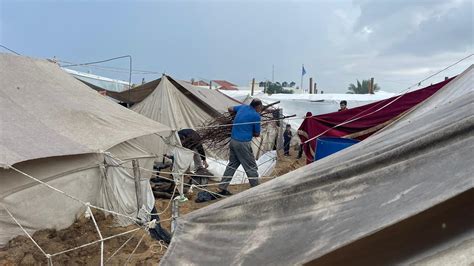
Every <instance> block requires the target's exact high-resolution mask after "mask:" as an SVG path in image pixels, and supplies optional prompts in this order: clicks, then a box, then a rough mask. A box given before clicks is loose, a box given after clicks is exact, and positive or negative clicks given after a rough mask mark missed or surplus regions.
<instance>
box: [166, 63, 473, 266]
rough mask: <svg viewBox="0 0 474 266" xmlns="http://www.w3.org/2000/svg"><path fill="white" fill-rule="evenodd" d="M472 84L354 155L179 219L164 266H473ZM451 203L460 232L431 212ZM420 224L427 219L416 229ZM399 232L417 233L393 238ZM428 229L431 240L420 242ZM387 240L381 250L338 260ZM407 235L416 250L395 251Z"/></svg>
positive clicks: (468, 75)
mask: <svg viewBox="0 0 474 266" xmlns="http://www.w3.org/2000/svg"><path fill="white" fill-rule="evenodd" d="M473 75H474V67H473V66H471V67H470V68H469V69H468V70H466V71H465V72H464V73H462V74H461V75H459V76H458V77H457V78H456V79H454V80H452V81H450V82H449V83H448V84H447V85H446V87H445V89H443V90H439V91H438V92H436V93H435V94H434V95H433V96H431V97H430V98H429V99H427V100H425V101H423V102H422V103H421V104H419V105H417V106H416V107H415V108H413V109H411V110H410V111H409V112H408V113H406V114H405V115H404V116H403V117H402V118H400V120H398V121H396V122H394V123H393V124H391V125H389V126H387V127H385V128H384V129H383V130H382V131H379V132H378V133H377V134H374V135H372V136H370V137H369V138H367V139H365V140H364V141H362V142H360V143H358V144H356V145H353V146H351V147H349V148H347V149H345V150H343V151H341V152H339V153H336V154H333V155H331V156H328V157H325V158H323V159H321V160H319V161H317V162H315V163H313V164H310V165H307V166H305V167H302V168H300V169H298V170H295V171H293V172H290V173H288V174H285V175H283V176H280V177H277V178H276V179H274V180H271V181H269V182H266V183H264V184H261V185H259V186H257V187H255V188H251V189H249V190H247V191H244V192H242V193H239V194H237V195H235V196H232V197H230V198H226V199H224V200H222V201H220V202H218V203H216V204H212V205H210V206H207V207H205V208H203V209H200V210H197V211H195V212H192V213H190V214H188V215H186V216H183V217H182V218H181V219H180V220H179V222H178V225H177V229H176V231H175V232H174V237H173V240H172V242H171V245H170V246H169V248H168V251H167V253H166V255H165V256H164V258H163V259H162V261H161V264H162V265H177V264H189V265H222V264H231V265H295V264H303V263H308V262H314V263H316V264H318V263H320V264H318V265H324V261H322V260H318V259H322V258H323V257H325V258H327V257H326V256H329V255H330V254H333V253H334V252H338V251H340V252H339V253H338V257H339V258H341V259H342V260H344V259H345V262H346V263H356V261H357V260H358V259H361V260H362V259H366V260H371V259H374V260H375V259H376V258H380V256H382V255H387V256H388V255H390V257H385V259H383V258H382V259H381V260H380V261H376V262H375V263H374V262H373V261H372V264H370V263H366V264H365V265H383V264H408V263H411V262H420V261H426V260H427V259H429V260H430V261H431V262H435V261H438V262H439V260H440V259H442V258H443V257H446V256H450V255H451V257H452V255H453V254H458V255H459V257H460V258H465V259H466V261H467V262H468V263H469V260H468V259H469V258H470V262H472V261H473V260H474V258H472V253H470V252H471V251H472V248H469V246H471V247H472V243H473V242H474V230H473V227H472V221H473V218H474V217H473V213H472V204H473V197H472V193H471V192H472V191H473V189H474V182H473V181H474V179H473V173H474V164H472V158H473V156H474V134H473V132H474V106H473V103H474V102H473V101H474V92H473V87H472V79H473ZM466 193H468V194H469V195H471V197H463V195H466ZM459 197H460V198H461V199H462V200H457V199H460V198H459ZM453 199H455V201H454V203H455V204H454V206H455V207H456V208H454V209H456V210H457V213H456V214H457V215H458V216H459V215H460V216H461V219H459V220H457V221H460V223H456V222H453V223H450V222H449V221H451V220H450V219H449V218H450V216H447V217H445V216H443V215H445V214H446V213H443V212H432V211H433V210H434V209H437V207H439V206H440V205H443V204H444V203H446V202H450V203H452V202H453V201H452V200H453ZM424 214H428V215H424ZM419 215H424V216H423V217H424V218H425V219H415V220H412V219H411V218H416V217H420V216H419ZM427 216H428V218H427V219H426V217H427ZM443 217H445V218H446V219H447V220H445V221H446V224H445V225H444V226H443V224H442V223H441V222H439V221H442V220H441V219H444V218H443ZM408 220H409V221H410V222H409V223H404V222H405V221H408ZM433 221H436V224H432V223H433ZM438 222H439V223H438ZM401 224H403V225H404V226H405V228H407V227H410V228H411V229H413V230H411V231H410V233H407V230H404V227H397V230H398V231H397V230H395V231H393V228H394V227H396V226H399V225H401ZM458 225H462V226H460V227H458ZM427 228H430V229H433V230H432V231H429V232H430V233H431V232H432V234H431V235H429V236H427V237H426V238H420V237H419V233H423V232H425V231H426V229H427ZM443 228H446V230H443ZM387 230H388V231H390V232H392V234H391V235H390V237H386V236H387V233H389V232H388V231H387ZM453 230H454V231H453ZM381 234H384V236H385V238H383V240H384V241H379V242H377V241H375V242H372V245H369V246H365V248H362V249H361V248H357V247H354V248H352V249H351V250H352V251H354V252H352V253H344V252H342V251H344V247H348V246H351V245H355V244H358V243H361V242H360V241H364V239H367V238H370V237H372V236H381ZM410 234H412V236H414V237H415V239H414V241H416V242H417V243H416V244H419V245H415V244H414V242H413V243H412V242H395V243H398V244H399V246H393V245H390V244H392V243H393V242H394V239H399V237H402V236H410ZM417 238H418V239H417ZM371 239H372V240H373V239H376V238H371ZM392 240H393V242H392ZM421 240H425V241H421ZM359 247H360V246H359ZM379 247H384V249H382V250H380V248H379ZM341 250H342V251H341ZM346 250H347V249H346ZM402 251H403V252H404V253H397V252H402ZM359 254H363V255H364V256H363V258H361V256H360V255H359ZM327 261H328V260H326V262H327ZM340 263H341V261H340ZM328 264H330V263H328ZM333 265H334V264H333ZM361 265H362V264H361Z"/></svg>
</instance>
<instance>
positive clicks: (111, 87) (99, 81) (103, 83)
mask: <svg viewBox="0 0 474 266" xmlns="http://www.w3.org/2000/svg"><path fill="white" fill-rule="evenodd" d="M63 70H64V71H66V72H68V73H69V74H71V75H73V76H74V77H75V78H77V79H80V80H83V81H85V82H88V83H90V84H92V85H96V86H98V87H100V88H103V89H106V90H108V91H116V92H121V91H124V90H127V89H128V82H126V81H123V80H117V79H110V78H106V77H102V76H97V75H93V74H89V73H84V72H80V71H76V70H72V69H68V68H63Z"/></svg>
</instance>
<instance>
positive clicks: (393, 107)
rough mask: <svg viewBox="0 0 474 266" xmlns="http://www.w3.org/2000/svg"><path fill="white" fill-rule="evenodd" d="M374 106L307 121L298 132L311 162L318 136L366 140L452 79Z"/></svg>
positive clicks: (320, 116) (368, 105) (312, 117)
mask: <svg viewBox="0 0 474 266" xmlns="http://www.w3.org/2000/svg"><path fill="white" fill-rule="evenodd" d="M452 79H453V78H451V79H448V80H445V81H443V82H440V83H437V84H434V85H431V86H428V87H426V88H423V89H419V90H416V91H413V92H409V93H406V94H402V95H399V96H394V97H391V98H388V99H385V100H381V101H377V102H374V103H371V104H367V105H363V106H359V107H355V108H351V109H348V110H346V111H343V112H332V113H328V114H322V115H316V116H311V117H307V118H305V120H304V121H303V123H302V124H301V126H300V127H299V129H298V135H299V137H300V139H301V141H302V142H305V141H307V140H311V141H309V142H307V143H308V144H306V145H305V146H304V152H305V154H306V158H307V160H308V162H312V161H313V159H314V155H315V154H314V151H315V145H316V138H317V137H323V136H324V137H346V138H353V139H358V140H362V139H365V138H367V137H368V136H370V135H371V134H373V133H374V132H376V131H377V130H380V129H381V128H383V127H384V126H386V125H388V124H389V123H391V122H393V121H394V120H395V119H397V118H399V116H401V115H403V114H404V113H405V112H407V111H408V110H410V108H413V107H414V106H416V105H417V104H419V103H421V102H423V101H424V100H426V99H428V98H429V97H430V96H431V95H433V94H434V93H436V92H437V91H438V90H440V89H442V88H443V87H444V86H445V85H446V84H448V83H449V82H450V81H451V80H452ZM313 115H314V114H313Z"/></svg>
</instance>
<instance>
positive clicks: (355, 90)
mask: <svg viewBox="0 0 474 266" xmlns="http://www.w3.org/2000/svg"><path fill="white" fill-rule="evenodd" d="M369 83H370V80H369V79H367V80H362V83H360V81H359V80H357V86H356V85H354V84H352V83H351V84H349V87H348V88H347V89H348V92H347V93H348V94H367V93H369ZM379 90H380V87H379V85H378V84H377V83H375V84H374V92H375V91H379Z"/></svg>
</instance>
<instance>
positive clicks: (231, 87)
mask: <svg viewBox="0 0 474 266" xmlns="http://www.w3.org/2000/svg"><path fill="white" fill-rule="evenodd" d="M211 82H212V87H213V88H214V87H215V88H217V89H219V90H227V91H236V90H238V88H237V85H235V84H233V83H230V82H229V81H227V80H213V81H211Z"/></svg>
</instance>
